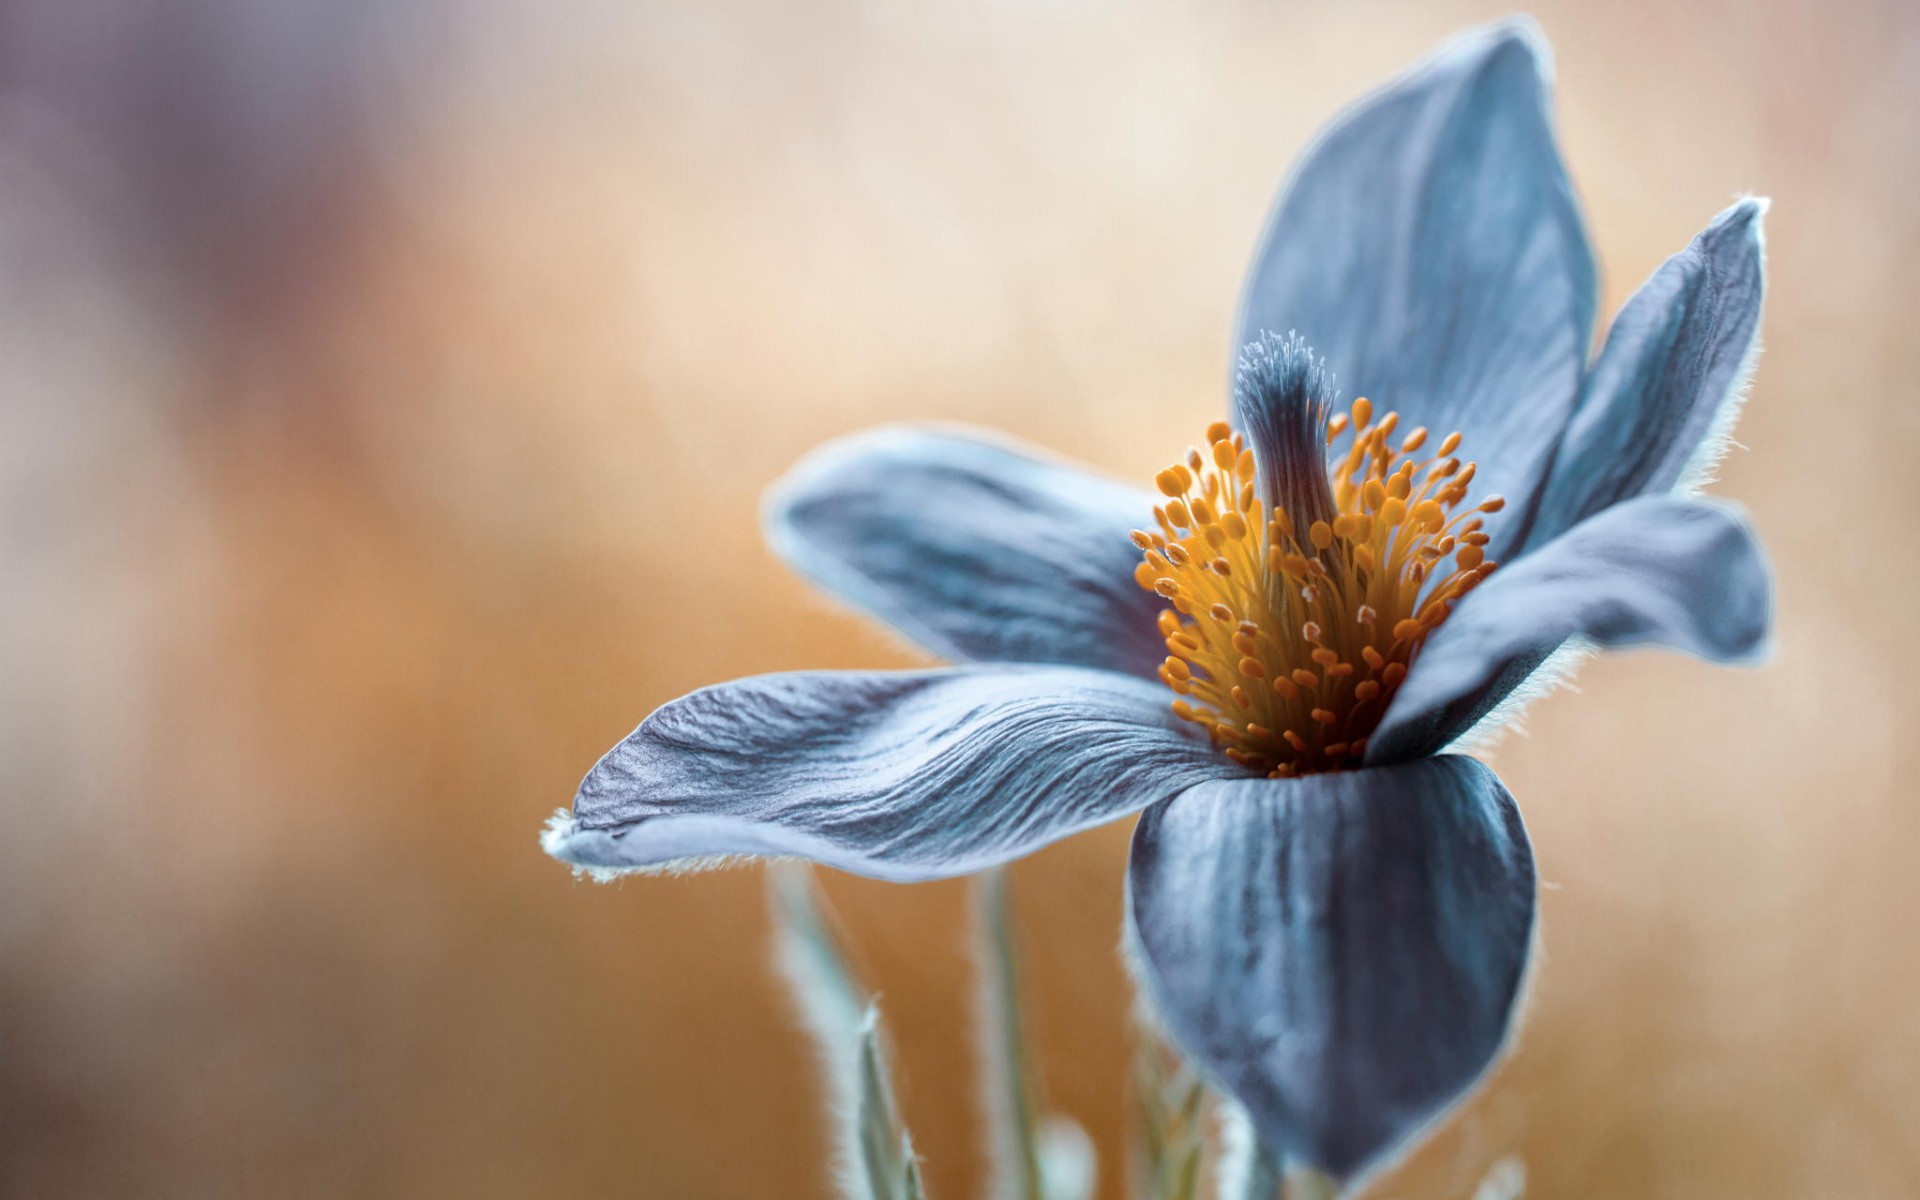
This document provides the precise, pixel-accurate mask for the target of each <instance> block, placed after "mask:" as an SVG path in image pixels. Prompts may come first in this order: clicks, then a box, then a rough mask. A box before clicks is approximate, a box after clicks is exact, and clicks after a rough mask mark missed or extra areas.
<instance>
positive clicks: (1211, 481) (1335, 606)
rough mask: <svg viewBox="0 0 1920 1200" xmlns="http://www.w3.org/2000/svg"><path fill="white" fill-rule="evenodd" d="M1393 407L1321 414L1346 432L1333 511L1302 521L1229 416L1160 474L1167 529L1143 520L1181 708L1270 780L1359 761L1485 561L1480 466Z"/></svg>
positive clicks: (1488, 566) (1332, 436)
mask: <svg viewBox="0 0 1920 1200" xmlns="http://www.w3.org/2000/svg"><path fill="white" fill-rule="evenodd" d="M1399 423H1400V416H1399V414H1398V413H1392V412H1390V413H1387V414H1385V415H1384V416H1382V417H1381V418H1380V419H1379V420H1377V421H1376V420H1374V417H1373V405H1372V404H1371V403H1370V402H1368V401H1367V400H1365V399H1360V400H1356V401H1354V402H1353V410H1352V413H1351V414H1350V415H1349V414H1344V413H1343V414H1340V415H1338V416H1336V417H1334V418H1333V419H1332V420H1331V421H1328V422H1327V423H1326V430H1327V434H1326V439H1327V445H1328V446H1332V445H1334V444H1335V443H1336V442H1338V441H1339V439H1340V437H1341V436H1342V435H1343V434H1351V438H1352V442H1351V445H1350V446H1349V448H1348V449H1347V451H1346V454H1345V457H1344V458H1339V459H1337V460H1336V461H1335V463H1334V465H1333V467H1332V468H1331V470H1330V479H1329V482H1330V483H1331V485H1332V497H1333V501H1334V508H1335V512H1336V514H1337V515H1335V516H1334V517H1333V519H1332V520H1330V521H1328V520H1316V521H1313V522H1312V523H1311V524H1310V525H1309V526H1308V527H1307V528H1305V529H1297V528H1295V525H1294V521H1293V518H1292V517H1291V516H1289V515H1288V513H1287V510H1286V509H1285V508H1284V507H1282V506H1280V505H1274V506H1273V507H1272V508H1271V510H1269V509H1268V508H1267V506H1266V505H1265V503H1263V501H1262V500H1261V499H1260V497H1259V496H1258V495H1257V494H1256V491H1255V488H1254V477H1255V464H1254V456H1253V451H1252V450H1250V449H1248V448H1247V446H1246V444H1245V441H1244V439H1243V438H1242V436H1241V435H1240V434H1238V433H1236V432H1234V431H1233V429H1232V428H1231V427H1230V426H1229V425H1228V424H1227V423H1226V422H1224V421H1221V422H1217V423H1215V424H1214V425H1213V426H1212V427H1211V428H1210V429H1208V430H1207V442H1208V450H1207V451H1205V452H1203V451H1200V450H1191V451H1189V452H1188V454H1187V459H1186V461H1185V462H1183V463H1175V464H1174V465H1173V466H1171V467H1168V468H1167V469H1166V470H1164V471H1162V472H1160V474H1159V475H1158V476H1157V477H1156V479H1155V482H1156V483H1157V484H1158V485H1159V487H1160V491H1161V493H1162V494H1164V495H1165V496H1166V497H1167V500H1166V503H1165V504H1162V505H1159V506H1157V507H1155V509H1154V510H1153V515H1154V519H1155V521H1156V522H1157V523H1158V525H1159V529H1158V531H1157V532H1146V531H1142V530H1136V531H1135V532H1134V534H1133V541H1134V544H1135V545H1137V546H1139V547H1140V549H1141V550H1142V551H1143V552H1144V559H1145V561H1144V562H1142V563H1141V564H1140V566H1139V567H1137V568H1136V569H1135V570H1134V578H1135V579H1136V580H1138V581H1139V584H1140V586H1141V587H1143V588H1146V589H1148V590H1149V591H1153V592H1158V593H1159V594H1160V595H1162V596H1164V597H1166V598H1167V599H1168V600H1169V601H1170V602H1171V603H1172V607H1171V608H1170V609H1168V610H1166V611H1164V612H1162V613H1161V614H1160V618H1159V621H1160V632H1161V633H1162V634H1163V635H1164V636H1165V637H1166V640H1167V651H1168V657H1167V660H1166V662H1165V663H1163V664H1162V665H1161V667H1160V678H1161V680H1162V681H1164V682H1165V683H1166V685H1167V686H1168V687H1170V688H1172V689H1173V690H1174V691H1175V692H1177V693H1179V697H1180V698H1179V699H1177V700H1175V701H1174V702H1173V711H1174V712H1175V714H1177V715H1178V716H1180V717H1182V718H1184V719H1185V720H1189V721H1193V722H1195V723H1197V724H1199V725H1203V726H1205V727H1206V729H1207V731H1208V732H1209V734H1211V735H1212V738H1213V740H1214V743H1215V744H1216V745H1218V746H1220V747H1222V748H1223V749H1224V750H1225V751H1226V754H1227V756H1228V757H1229V758H1231V759H1233V760H1234V761H1235V762H1238V763H1240V764H1242V765H1244V766H1246V767H1249V768H1251V769H1253V770H1257V771H1262V772H1265V773H1266V774H1267V775H1269V776H1271V777H1273V778H1286V777H1290V776H1294V775H1306V774H1312V773H1314V772H1318V771H1338V770H1341V769H1343V768H1351V767H1357V766H1359V765H1360V762H1361V759H1362V757H1363V756H1364V755H1365V753H1366V748H1367V735H1368V734H1370V733H1371V732H1373V729H1374V727H1375V726H1376V725H1378V724H1379V723H1380V717H1381V715H1382V714H1383V713H1385V712H1386V709H1387V704H1388V702H1389V701H1391V700H1392V699H1393V693H1394V690H1395V689H1396V688H1398V687H1399V686H1400V682H1401V681H1402V680H1404V679H1405V678H1406V677H1407V667H1408V664H1409V663H1411V662H1412V661H1413V658H1414V656H1415V655H1416V654H1418V653H1419V651H1420V647H1421V645H1422V644H1423V643H1424V642H1425V641H1426V638H1427V635H1428V634H1430V633H1432V632H1433V631H1434V630H1435V629H1436V628H1438V627H1439V625H1440V623H1441V622H1442V621H1445V620H1446V619H1447V614H1448V613H1449V612H1451V611H1452V609H1453V606H1454V604H1455V603H1457V602H1458V601H1459V599H1460V597H1462V596H1463V595H1465V594H1466V593H1467V592H1468V591H1469V590H1471V589H1472V588H1473V587H1474V586H1475V585H1477V584H1478V583H1479V582H1480V581H1481V580H1483V579H1485V578H1486V577H1487V576H1488V575H1490V574H1492V572H1493V568H1494V564H1493V563H1491V562H1488V561H1487V559H1486V551H1485V549H1484V547H1485V546H1486V544H1487V541H1488V538H1487V535H1486V534H1485V533H1484V532H1482V529H1481V527H1482V524H1483V522H1482V518H1481V514H1483V513H1495V512H1499V511H1500V510H1501V508H1503V507H1504V506H1505V501H1503V500H1502V499H1501V498H1500V497H1498V496H1494V497H1491V498H1489V499H1487V500H1484V501H1482V502H1481V503H1480V504H1478V505H1477V506H1475V507H1473V508H1469V509H1465V510H1464V511H1460V512H1459V513H1458V514H1457V515H1456V513H1455V510H1456V509H1459V507H1460V505H1461V504H1462V503H1463V502H1464V501H1465V499H1466V495H1467V487H1468V485H1469V484H1470V483H1471V482H1472V481H1473V475H1474V464H1473V463H1470V462H1469V463H1465V464H1462V462H1461V461H1460V459H1459V458H1458V457H1456V451H1458V450H1459V448H1460V435H1459V434H1458V433H1451V434H1448V435H1447V436H1446V437H1445V438H1444V439H1442V441H1441V442H1440V444H1439V446H1438V447H1437V448H1436V449H1435V450H1434V451H1433V453H1431V454H1430V455H1429V456H1428V457H1425V458H1420V457H1418V456H1419V454H1420V451H1421V450H1422V449H1423V448H1424V447H1425V446H1426V444H1427V431H1426V429H1424V428H1420V429H1415V430H1413V431H1412V432H1411V433H1408V434H1407V435H1406V436H1405V437H1403V438H1401V439H1400V440H1399V441H1398V442H1397V443H1396V442H1392V441H1390V440H1389V439H1391V438H1392V437H1393V435H1394V432H1395V431H1396V429H1397V428H1398V426H1399Z"/></svg>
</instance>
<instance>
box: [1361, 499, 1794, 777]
mask: <svg viewBox="0 0 1920 1200" xmlns="http://www.w3.org/2000/svg"><path fill="white" fill-rule="evenodd" d="M1772 610H1773V583H1772V577H1771V572H1770V571H1769V570H1768V567H1767V560H1766V555H1765V553H1764V552H1763V551H1762V550H1761V548H1760V543H1759V541H1758V539H1756V538H1755V537H1754V535H1753V531H1752V530H1751V529H1749V528H1748V527H1747V523H1746V521H1745V520H1744V519H1743V518H1742V517H1741V516H1740V515H1739V513H1737V512H1735V511H1734V510H1732V509H1730V508H1727V507H1724V506H1722V505H1718V504H1712V503H1707V502H1704V501H1699V500H1687V499H1683V498H1681V497H1679V496H1643V497H1641V498H1639V499H1637V500H1630V501H1628V502H1626V503H1625V504H1617V505H1615V506H1614V507H1612V508H1609V509H1607V510H1606V511H1604V512H1602V513H1600V514H1599V515H1598V516H1594V517H1589V518H1588V519H1587V520H1585V521H1583V522H1581V523H1580V524H1578V525H1576V526H1574V527H1573V528H1572V529H1570V530H1568V531H1567V532H1565V533H1563V534H1561V535H1560V536H1559V537H1557V538H1555V539H1554V540H1553V541H1551V542H1549V543H1547V544H1546V545H1545V546H1543V547H1541V548H1540V549H1539V550H1536V551H1534V552H1533V553H1531V554H1528V555H1527V556H1525V557H1524V558H1522V559H1520V560H1519V561H1518V562H1516V563H1514V564H1513V565H1512V566H1508V567H1503V568H1502V569H1501V570H1500V571H1499V572H1498V573H1497V574H1495V575H1494V576H1493V577H1492V578H1491V579H1489V580H1488V581H1487V582H1485V583H1483V584H1481V585H1480V586H1479V587H1478V588H1476V589H1475V590H1474V591H1473V592H1472V593H1470V594H1469V595H1468V596H1467V598H1466V599H1465V600H1463V601H1461V603H1460V606H1459V608H1458V609H1456V610H1455V611H1454V612H1453V614H1452V615H1451V616H1449V617H1448V618H1447V621H1446V623H1445V624H1444V625H1442V626H1440V628H1439V629H1437V630H1435V631H1434V633H1433V635H1432V636H1431V637H1430V638H1428V640H1427V644H1426V646H1425V647H1423V648H1422V650H1421V651H1420V655H1419V657H1418V658H1416V659H1414V661H1413V668H1412V670H1411V671H1410V672H1409V673H1408V674H1407V678H1406V682H1405V683H1403V684H1401V685H1400V690H1399V692H1398V693H1397V694H1396V695H1395V696H1394V698H1393V703H1392V704H1391V705H1390V706H1389V707H1388V709H1387V712H1386V715H1385V716H1384V717H1383V718H1382V719H1381V721H1380V725H1379V727H1378V728H1377V729H1375V730H1374V732H1373V736H1372V738H1370V739H1369V740H1368V743H1367V761H1368V762H1369V763H1388V762H1399V761H1403V760H1405V759H1410V758H1415V757H1418V756H1420V755H1423V754H1431V753H1433V752H1434V751H1436V750H1438V749H1440V748H1441V747H1443V746H1445V745H1446V744H1447V743H1449V742H1451V741H1452V740H1453V739H1455V738H1457V737H1459V736H1460V735H1461V734H1463V733H1465V732H1466V731H1467V730H1468V729H1470V728H1472V726H1473V725H1474V723H1475V722H1476V721H1478V720H1479V719H1480V718H1481V717H1483V716H1485V715H1486V714H1487V713H1489V712H1491V711H1492V710H1493V707H1494V706H1495V705H1496V704H1498V703H1499V702H1500V701H1501V700H1502V699H1504V698H1505V697H1506V695H1507V694H1508V693H1509V692H1511V691H1512V690H1513V689H1514V688H1515V687H1517V686H1518V685H1519V684H1520V683H1521V682H1522V681H1523V680H1525V678H1526V677H1527V675H1528V674H1529V673H1530V672H1531V671H1532V670H1533V668H1534V667H1536V666H1538V665H1539V664H1540V663H1541V662H1542V661H1543V660H1544V659H1545V658H1546V656H1547V655H1548V654H1549V653H1551V652H1552V651H1553V650H1554V649H1555V648H1556V647H1558V646H1559V645H1560V644H1561V643H1562V642H1564V641H1566V640H1567V639H1568V638H1570V637H1574V636H1575V635H1579V636H1581V637H1584V638H1587V639H1589V640H1591V641H1592V642H1594V643H1595V644H1597V645H1599V646H1601V647H1603V648H1617V647H1623V646H1634V645H1642V644H1656V645H1661V646H1668V647H1671V648H1672V649H1675V650H1682V651H1685V652H1686V653H1688V654H1693V655H1697V656H1698V657H1700V658H1705V659H1711V660H1714V661H1716V662H1740V661H1746V660H1751V659H1753V658H1756V657H1758V656H1759V654H1760V653H1761V652H1762V650H1763V649H1764V647H1765V644H1766V638H1767V628H1768V625H1769V623H1770V621H1771V619H1772Z"/></svg>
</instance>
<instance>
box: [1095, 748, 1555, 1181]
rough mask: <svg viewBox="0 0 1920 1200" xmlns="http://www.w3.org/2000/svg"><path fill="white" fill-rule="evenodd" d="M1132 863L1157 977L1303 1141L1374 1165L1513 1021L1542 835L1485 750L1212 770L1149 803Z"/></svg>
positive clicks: (1195, 1048) (1301, 1152) (1469, 1074)
mask: <svg viewBox="0 0 1920 1200" xmlns="http://www.w3.org/2000/svg"><path fill="white" fill-rule="evenodd" d="M1129 880H1130V884H1131V888H1130V915H1131V917H1132V929H1133V934H1134V939H1135V945H1136V947H1137V949H1138V951H1139V954H1140V957H1141V959H1142V960H1143V967H1144V970H1143V972H1142V974H1143V975H1144V976H1145V982H1146V984H1147V990H1148V994H1149V995H1150V996H1151V997H1152V999H1153V1001H1154V1003H1155V1005H1156V1007H1157V1008H1158V1009H1159V1012H1160V1014H1161V1016H1162V1018H1163V1019H1164V1020H1165V1021H1166V1023H1167V1025H1168V1028H1169V1029H1170V1030H1171V1032H1172V1033H1173V1034H1174V1036H1175V1037H1176V1038H1177V1039H1178V1041H1179V1042H1180V1045H1181V1046H1182V1047H1183V1048H1184V1049H1185V1050H1186V1052H1187V1053H1188V1055H1190V1056H1191V1057H1193V1058H1194V1059H1195V1060H1196V1061H1198V1062H1199V1063H1200V1064H1201V1066H1202V1067H1203V1068H1204V1069H1205V1070H1206V1072H1207V1073H1208V1074H1209V1075H1210V1076H1211V1077H1212V1079H1213V1081H1214V1082H1215V1083H1216V1084H1217V1085H1219V1086H1220V1087H1223V1088H1225V1089H1226V1090H1227V1091H1229V1092H1231V1093H1232V1095H1233V1097H1234V1098H1235V1099H1236V1100H1238V1101H1239V1102H1240V1104H1241V1105H1242V1106H1244V1107H1245V1108H1246V1110H1247V1112H1248V1114H1249V1115H1250V1117H1251V1118H1252V1120H1253V1123H1254V1126H1255V1128H1256V1129H1258V1131H1259V1133H1260V1136H1261V1138H1262V1140H1263V1141H1264V1142H1265V1143H1266V1144H1267V1145H1269V1146H1271V1147H1273V1148H1274V1149H1276V1150H1278V1151H1280V1152H1281V1153H1283V1154H1285V1155H1287V1156H1288V1157H1290V1158H1293V1159H1297V1160H1300V1161H1303V1162H1306V1163H1310V1164H1312V1165H1313V1166H1315V1167H1317V1168H1319V1169H1320V1170H1322V1171H1325V1172H1327V1173H1329V1174H1331V1175H1334V1176H1336V1177H1338V1178H1341V1179H1343V1180H1352V1179H1353V1178H1355V1177H1356V1176H1359V1175H1362V1174H1364V1173H1366V1172H1368V1171H1370V1170H1372V1169H1374V1168H1375V1167H1377V1166H1379V1165H1381V1164H1382V1162H1383V1161H1384V1160H1385V1159H1386V1158H1387V1157H1388V1156H1389V1155H1391V1154H1392V1153H1393V1152H1394V1151H1395V1150H1396V1149H1397V1148H1398V1147H1400V1146H1402V1145H1404V1144H1405V1143H1406V1142H1407V1140H1408V1139H1409V1138H1411V1137H1412V1136H1413V1135H1415V1134H1416V1133H1418V1132H1419V1131H1420V1130H1421V1129H1423V1128H1424V1127H1426V1126H1427V1125H1428V1124H1430V1123H1431V1122H1432V1121H1434V1120H1435V1119H1436V1118H1437V1117H1438V1116H1439V1115H1440V1114H1442V1113H1443V1112H1445V1111H1446V1109H1447V1108H1448V1107H1449V1106H1451V1105H1452V1104H1453V1103H1454V1102H1455V1101H1457V1100H1458V1099H1460V1098H1461V1097H1462V1096H1463V1095H1465V1094H1466V1092H1467V1091H1468V1090H1469V1089H1470V1088H1471V1087H1472V1086H1473V1085H1474V1083H1475V1081H1476V1080H1478V1079H1479V1078H1480V1076H1481V1074H1482V1073H1483V1072H1485V1071H1486V1069H1487V1067H1488V1065H1489V1064H1490V1063H1492V1062H1493V1060H1494V1058H1495V1056H1496V1055H1497V1054H1498V1053H1499V1050H1500V1048H1501V1046H1502V1044H1503V1043H1504V1042H1505V1041H1506V1037H1507V1029H1508V1025H1509V1022H1510V1019H1511V1017H1512V1015H1513V1011H1514V1002H1515V998H1516V996H1517V995H1518V994H1519V990H1520V985H1521V979H1522V977H1523V975H1524V974H1525V968H1526V963H1527V956H1528V952H1529V949H1530V947H1531V944H1532V936H1533V918H1534V873H1533V852H1532V850H1531V848H1530V847H1529V846H1528V843H1527V833H1526V829H1525V827H1524V826H1522V824H1521V822H1520V813H1519V810H1518V809H1517V808H1516V807H1515V806H1514V803H1513V797H1512V796H1510V795H1508V793H1507V790H1506V788H1504V787H1502V786H1501V784H1500V781H1499V779H1497V778H1496V777H1495V776H1494V774H1493V772H1492V771H1490V770H1488V769H1487V768H1486V767H1485V766H1483V765H1481V764H1480V763H1479V762H1476V761H1475V760H1473V759H1470V758H1458V757H1451V756H1449V757H1443V758H1431V759H1425V760H1422V761H1420V762H1416V763H1409V764H1406V765H1404V766H1398V767H1387V768H1381V769H1372V770H1363V771H1352V772H1342V773H1338V774H1331V775H1310V776H1307V777H1305V778H1302V779H1294V780H1274V781H1268V780H1235V781H1232V782H1223V783H1211V784H1204V785H1202V786H1200V787H1196V788H1194V789H1192V790H1191V791H1188V792H1184V793H1182V794H1181V795H1180V796H1178V797H1176V798H1175V799H1174V800H1172V801H1171V802H1169V803H1167V804H1162V805H1156V806H1154V807H1153V808H1150V809H1148V810H1147V811H1146V813H1145V814H1144V815H1143V816H1142V817H1141V819H1140V824H1139V825H1138V826H1137V827H1136V828H1135V831H1134V835H1133V863H1132V871H1131V874H1130V876H1129Z"/></svg>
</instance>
